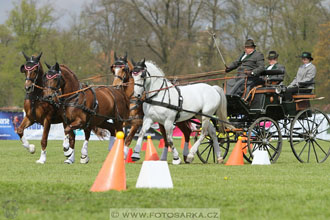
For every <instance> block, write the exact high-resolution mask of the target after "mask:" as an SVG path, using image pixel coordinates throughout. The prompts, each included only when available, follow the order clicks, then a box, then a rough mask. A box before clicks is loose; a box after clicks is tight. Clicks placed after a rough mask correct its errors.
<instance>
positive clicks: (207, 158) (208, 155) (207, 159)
mask: <svg viewBox="0 0 330 220" xmlns="http://www.w3.org/2000/svg"><path fill="white" fill-rule="evenodd" d="M211 150H212V147H210V150H209V153H208V154H207V157H206V162H207V161H209V157H210V153H211Z"/></svg>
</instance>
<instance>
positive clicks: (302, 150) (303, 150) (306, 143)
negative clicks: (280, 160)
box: [299, 142, 307, 157]
mask: <svg viewBox="0 0 330 220" xmlns="http://www.w3.org/2000/svg"><path fill="white" fill-rule="evenodd" d="M306 146H307V142H306V143H305V145H304V147H303V148H302V149H301V151H300V153H299V157H300V156H301V154H302V152H303V151H304V150H305V148H306Z"/></svg>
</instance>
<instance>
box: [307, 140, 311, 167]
mask: <svg viewBox="0 0 330 220" xmlns="http://www.w3.org/2000/svg"><path fill="white" fill-rule="evenodd" d="M310 154H311V142H308V159H307V163H309V158H310Z"/></svg>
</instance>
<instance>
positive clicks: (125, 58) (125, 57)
mask: <svg viewBox="0 0 330 220" xmlns="http://www.w3.org/2000/svg"><path fill="white" fill-rule="evenodd" d="M124 60H125V62H127V51H126V52H125V56H124Z"/></svg>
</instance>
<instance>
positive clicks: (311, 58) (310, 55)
mask: <svg viewBox="0 0 330 220" xmlns="http://www.w3.org/2000/svg"><path fill="white" fill-rule="evenodd" d="M299 57H300V58H307V59H310V60H313V57H312V54H311V53H310V52H303V53H302V54H301V56H299Z"/></svg>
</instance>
